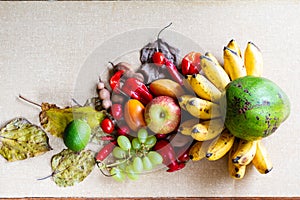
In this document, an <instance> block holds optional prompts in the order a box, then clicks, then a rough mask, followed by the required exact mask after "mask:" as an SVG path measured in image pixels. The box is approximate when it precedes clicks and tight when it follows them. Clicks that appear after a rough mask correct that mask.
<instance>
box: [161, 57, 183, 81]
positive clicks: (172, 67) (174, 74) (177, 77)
mask: <svg viewBox="0 0 300 200" xmlns="http://www.w3.org/2000/svg"><path fill="white" fill-rule="evenodd" d="M165 65H166V68H167V70H168V72H169V73H170V75H171V76H172V78H173V79H174V80H175V81H176V82H177V83H179V84H180V85H183V80H182V76H181V75H180V73H179V72H178V70H177V67H176V66H175V65H174V64H173V63H172V62H171V61H169V60H168V59H165Z"/></svg>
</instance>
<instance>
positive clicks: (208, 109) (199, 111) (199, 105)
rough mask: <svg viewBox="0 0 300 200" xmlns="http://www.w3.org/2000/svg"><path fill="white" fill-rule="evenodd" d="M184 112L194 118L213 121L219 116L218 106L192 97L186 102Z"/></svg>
mask: <svg viewBox="0 0 300 200" xmlns="http://www.w3.org/2000/svg"><path fill="white" fill-rule="evenodd" d="M185 107H186V110H187V111H188V112H189V113H190V114H191V115H193V116H194V117H197V118H200V119H213V118H217V117H220V116H221V111H220V107H219V105H218V104H215V103H212V102H210V101H207V100H204V99H200V98H198V97H192V98H190V99H189V100H188V101H187V102H186V105H185Z"/></svg>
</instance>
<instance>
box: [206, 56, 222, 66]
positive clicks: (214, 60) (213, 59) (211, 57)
mask: <svg viewBox="0 0 300 200" xmlns="http://www.w3.org/2000/svg"><path fill="white" fill-rule="evenodd" d="M205 56H206V57H209V58H210V59H211V60H212V61H213V62H214V63H215V64H216V65H219V66H221V65H220V63H219V61H218V60H217V58H216V57H215V56H214V55H213V54H212V53H210V52H206V53H205ZM221 67H222V66H221Z"/></svg>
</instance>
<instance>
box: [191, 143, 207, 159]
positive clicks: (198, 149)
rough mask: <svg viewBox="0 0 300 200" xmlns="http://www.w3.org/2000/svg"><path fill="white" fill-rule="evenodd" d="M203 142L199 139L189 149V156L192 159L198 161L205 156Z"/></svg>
mask: <svg viewBox="0 0 300 200" xmlns="http://www.w3.org/2000/svg"><path fill="white" fill-rule="evenodd" d="M203 143H204V142H200V141H197V142H196V143H195V144H193V146H192V147H191V149H190V151H189V156H190V159H191V160H192V161H198V160H201V159H202V158H205V149H204V148H203V146H204V145H203Z"/></svg>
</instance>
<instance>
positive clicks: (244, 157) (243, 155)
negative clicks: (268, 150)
mask: <svg viewBox="0 0 300 200" xmlns="http://www.w3.org/2000/svg"><path fill="white" fill-rule="evenodd" d="M256 144H257V141H246V140H242V139H241V140H240V142H239V146H238V148H237V150H236V152H235V154H234V155H233V158H232V162H233V163H236V164H239V165H248V164H249V163H250V162H251V161H252V160H253V158H254V156H255V153H256V147H257V145H256Z"/></svg>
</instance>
